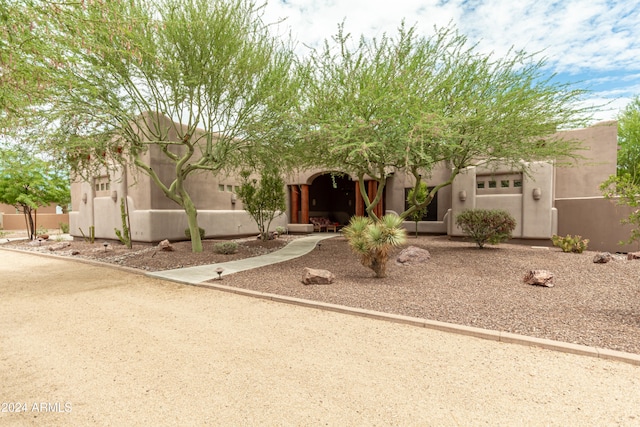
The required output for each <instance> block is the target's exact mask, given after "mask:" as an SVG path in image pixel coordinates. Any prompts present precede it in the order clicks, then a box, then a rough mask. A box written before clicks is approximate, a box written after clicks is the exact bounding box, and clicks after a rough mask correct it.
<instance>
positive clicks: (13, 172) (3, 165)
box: [0, 147, 71, 239]
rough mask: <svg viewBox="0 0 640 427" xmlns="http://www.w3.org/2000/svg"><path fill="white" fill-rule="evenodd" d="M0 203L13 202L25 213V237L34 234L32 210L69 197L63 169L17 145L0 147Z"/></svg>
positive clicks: (66, 201) (66, 178)
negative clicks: (26, 234)
mask: <svg viewBox="0 0 640 427" xmlns="http://www.w3.org/2000/svg"><path fill="white" fill-rule="evenodd" d="M0 148H2V150H1V151H0V203H5V204H8V205H12V206H15V207H16V208H17V209H18V210H19V211H21V212H22V213H23V214H24V216H25V222H26V223H27V231H28V232H29V238H30V239H33V238H34V237H35V235H36V229H35V228H36V220H35V218H34V216H35V211H36V210H37V209H38V208H40V207H43V206H47V205H49V204H52V203H58V204H61V205H65V204H68V203H69V201H70V200H71V193H70V190H69V177H68V175H67V174H66V173H65V171H64V169H61V168H59V167H58V165H56V164H55V163H53V162H51V161H46V160H43V159H41V158H40V157H38V156H36V155H34V153H32V152H30V151H28V150H26V149H23V148H18V147H0Z"/></svg>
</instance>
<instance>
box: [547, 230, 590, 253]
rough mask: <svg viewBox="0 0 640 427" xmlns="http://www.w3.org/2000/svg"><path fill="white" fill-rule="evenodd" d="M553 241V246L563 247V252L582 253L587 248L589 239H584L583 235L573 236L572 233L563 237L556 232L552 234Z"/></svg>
mask: <svg viewBox="0 0 640 427" xmlns="http://www.w3.org/2000/svg"><path fill="white" fill-rule="evenodd" d="M551 242H552V243H553V246H556V247H558V248H560V249H562V252H573V253H577V254H581V253H582V252H584V251H585V250H586V249H587V245H588V244H589V239H583V238H582V236H578V235H575V236H571V235H570V234H567V235H566V236H564V237H561V236H558V235H557V234H554V235H553V236H551Z"/></svg>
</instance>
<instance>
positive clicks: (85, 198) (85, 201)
mask: <svg viewBox="0 0 640 427" xmlns="http://www.w3.org/2000/svg"><path fill="white" fill-rule="evenodd" d="M82 203H84V204H85V205H86V204H87V193H82Z"/></svg>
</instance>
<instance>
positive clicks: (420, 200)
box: [407, 182, 429, 238]
mask: <svg viewBox="0 0 640 427" xmlns="http://www.w3.org/2000/svg"><path fill="white" fill-rule="evenodd" d="M428 193H429V192H428V188H427V184H425V183H424V182H421V183H419V185H418V186H417V187H414V188H412V189H411V190H409V194H407V202H409V205H411V206H415V207H416V210H414V211H413V212H411V214H409V218H411V220H413V222H414V223H415V225H416V238H418V222H420V221H421V220H422V217H424V216H425V215H426V214H427V206H425V205H424V202H425V201H426V200H427V196H428ZM418 206H419V207H418Z"/></svg>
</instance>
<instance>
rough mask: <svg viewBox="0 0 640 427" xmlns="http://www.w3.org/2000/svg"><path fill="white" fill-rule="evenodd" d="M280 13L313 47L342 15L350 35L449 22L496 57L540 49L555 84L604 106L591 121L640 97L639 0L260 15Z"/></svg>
mask: <svg viewBox="0 0 640 427" xmlns="http://www.w3.org/2000/svg"><path fill="white" fill-rule="evenodd" d="M281 18H286V20H285V21H284V22H283V23H282V24H281V26H280V31H281V32H284V31H287V32H288V31H291V34H292V36H293V38H294V39H295V40H297V41H298V42H299V43H300V44H307V45H310V46H314V47H317V46H319V44H320V43H322V41H323V40H324V39H326V38H329V37H330V36H331V35H332V34H335V33H336V30H337V26H338V23H340V22H342V21H343V20H344V21H345V30H346V31H347V32H350V33H352V34H353V35H356V36H359V35H361V34H364V35H365V36H372V37H379V36H380V35H381V34H382V33H385V32H386V33H389V34H394V33H395V31H396V29H397V27H398V26H399V24H400V23H401V21H402V20H403V19H404V20H405V21H406V23H407V25H410V26H413V25H416V26H417V28H418V29H419V30H420V32H422V33H424V34H427V35H428V34H432V32H433V28H434V25H435V26H438V27H443V26H447V25H448V24H449V23H451V24H453V25H455V26H456V27H457V28H458V30H459V31H460V32H462V33H463V34H465V35H467V37H468V38H469V40H470V41H472V42H477V43H479V49H481V50H482V51H484V52H486V53H490V52H491V53H494V54H495V55H498V56H503V55H505V54H506V53H507V52H508V51H509V49H510V48H511V47H513V48H515V49H522V50H525V51H527V52H529V53H534V52H541V53H540V57H545V58H546V59H547V65H548V67H549V68H548V72H549V73H550V74H551V73H556V74H557V77H556V78H557V79H558V81H559V82H563V83H564V82H570V83H576V84H577V87H580V88H584V89H588V90H590V91H592V93H590V94H589V97H588V100H587V101H586V102H587V103H590V104H593V105H602V104H605V103H606V104H608V105H607V106H606V107H603V108H602V109H601V110H600V111H599V112H598V113H596V114H595V115H594V121H602V120H612V119H615V118H616V116H617V115H618V113H619V111H620V110H621V109H623V108H624V107H625V106H626V105H627V104H628V103H629V101H630V100H631V98H632V97H634V96H635V95H640V0H627V1H623V0H568V1H564V0H556V1H554V0H488V1H482V0H394V1H389V0H268V3H267V5H266V8H265V20H266V21H267V22H275V21H276V20H278V19H281Z"/></svg>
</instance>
